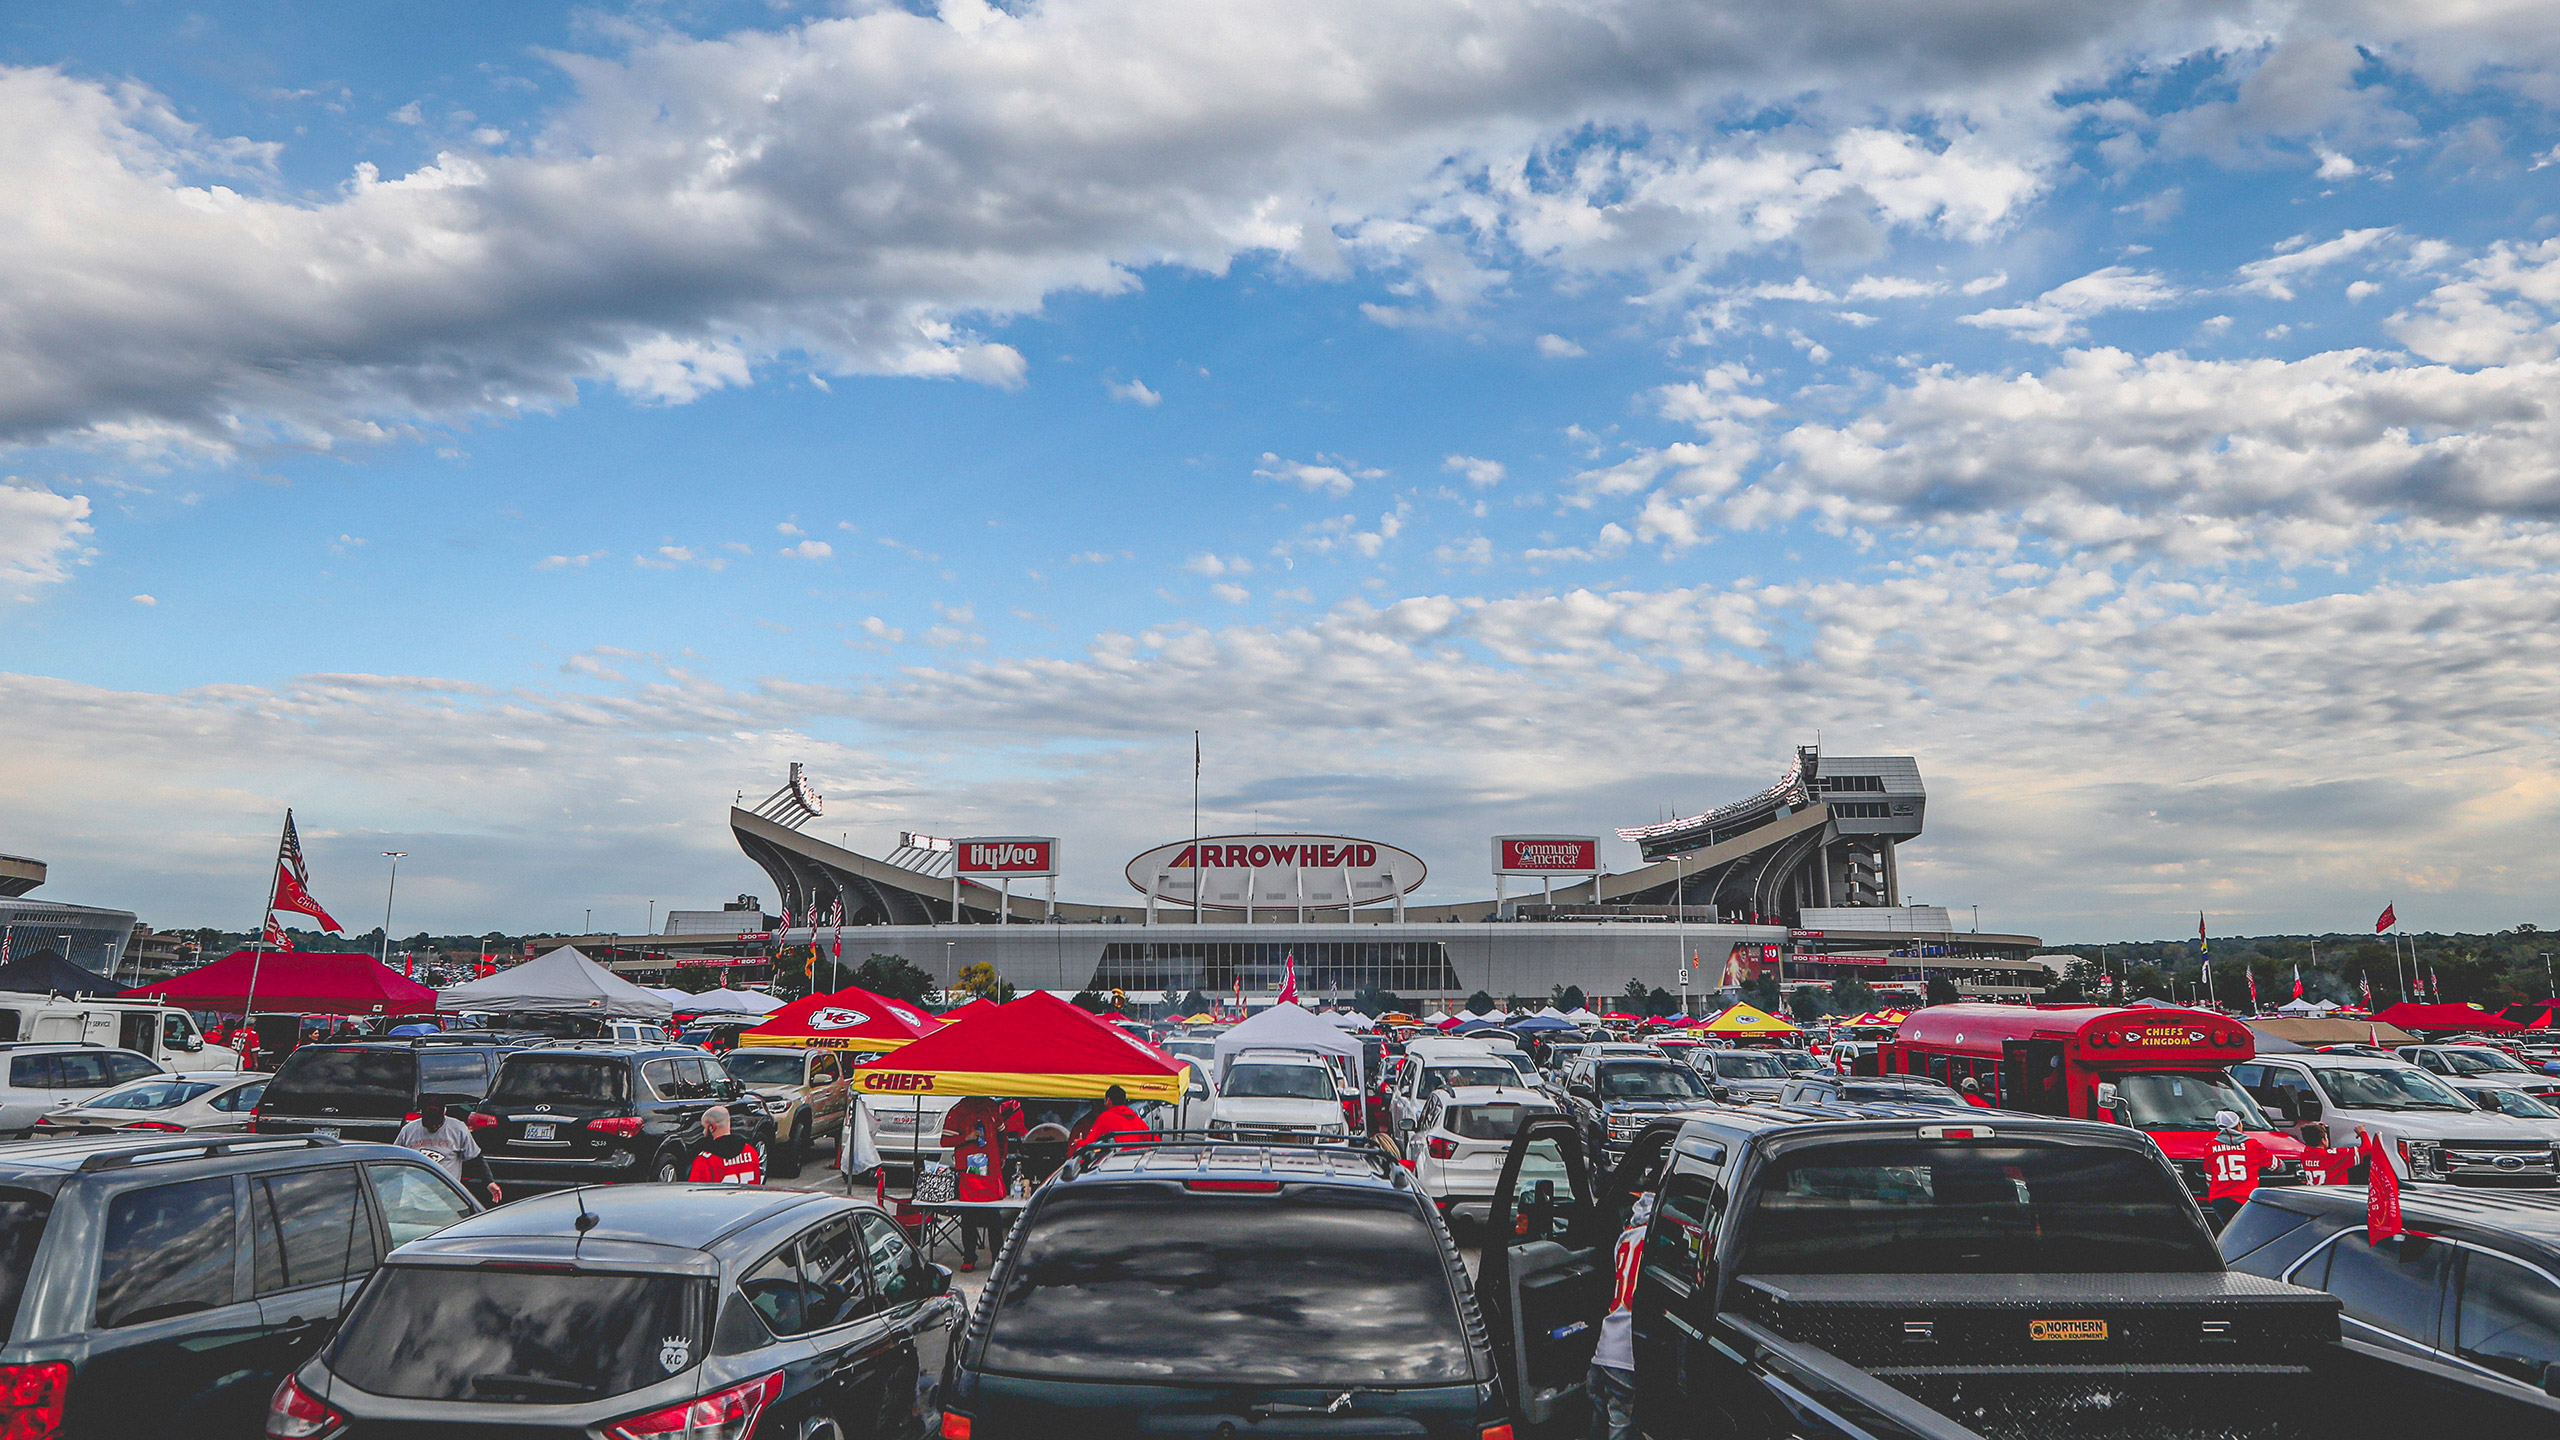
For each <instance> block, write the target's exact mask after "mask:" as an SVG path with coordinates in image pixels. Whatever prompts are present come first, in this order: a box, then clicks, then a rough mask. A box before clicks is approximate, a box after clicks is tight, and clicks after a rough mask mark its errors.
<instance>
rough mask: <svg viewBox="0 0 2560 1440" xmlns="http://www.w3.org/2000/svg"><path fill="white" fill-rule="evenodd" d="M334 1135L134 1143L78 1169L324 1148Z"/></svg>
mask: <svg viewBox="0 0 2560 1440" xmlns="http://www.w3.org/2000/svg"><path fill="white" fill-rule="evenodd" d="M338 1143H340V1142H339V1140H338V1137H337V1136H335V1135H224V1136H212V1137H208V1138H206V1139H202V1140H165V1141H162V1142H160V1143H159V1144H156V1145H137V1146H135V1147H133V1148H132V1149H129V1150H108V1151H102V1152H100V1153H99V1154H96V1155H92V1156H89V1157H88V1158H87V1159H85V1160H82V1161H81V1162H80V1173H81V1174H83V1175H95V1174H97V1173H98V1172H99V1171H101V1170H123V1169H127V1168H129V1167H131V1166H134V1165H139V1164H141V1163H143V1162H145V1161H150V1160H166V1159H175V1158H178V1157H180V1156H194V1157H196V1158H199V1159H205V1160H211V1159H215V1158H218V1157H220V1156H224V1155H239V1154H255V1153H257V1152H259V1151H262V1150H325V1149H328V1148H330V1147H332V1146H335V1145H337V1144H338Z"/></svg>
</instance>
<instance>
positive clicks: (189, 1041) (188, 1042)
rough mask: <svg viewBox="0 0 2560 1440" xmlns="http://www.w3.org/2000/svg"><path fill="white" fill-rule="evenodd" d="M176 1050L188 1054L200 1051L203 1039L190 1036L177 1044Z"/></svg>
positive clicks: (199, 1036)
mask: <svg viewBox="0 0 2560 1440" xmlns="http://www.w3.org/2000/svg"><path fill="white" fill-rule="evenodd" d="M178 1048H179V1049H181V1050H185V1051H187V1052H189V1053H193V1052H195V1051H198V1050H202V1049H203V1048H204V1037H203V1036H201V1035H190V1036H188V1037H187V1038H185V1039H183V1040H181V1041H179V1042H178Z"/></svg>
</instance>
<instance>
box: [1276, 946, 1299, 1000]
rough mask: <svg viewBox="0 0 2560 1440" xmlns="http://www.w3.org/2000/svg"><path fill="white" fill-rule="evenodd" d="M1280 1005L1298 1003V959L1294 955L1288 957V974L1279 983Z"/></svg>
mask: <svg viewBox="0 0 2560 1440" xmlns="http://www.w3.org/2000/svg"><path fill="white" fill-rule="evenodd" d="M1280 1003H1281V1004H1283V1005H1295V1004H1296V1003H1298V957H1297V956H1295V955H1292V956H1290V957H1289V973H1288V974H1287V975H1286V976H1285V977H1283V978H1282V980H1281V981H1280Z"/></svg>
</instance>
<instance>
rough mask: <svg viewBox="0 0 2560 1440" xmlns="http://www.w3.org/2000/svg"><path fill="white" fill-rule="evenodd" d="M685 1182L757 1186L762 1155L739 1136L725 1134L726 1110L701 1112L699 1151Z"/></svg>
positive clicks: (760, 1180)
mask: <svg viewBox="0 0 2560 1440" xmlns="http://www.w3.org/2000/svg"><path fill="white" fill-rule="evenodd" d="M685 1178H686V1179H688V1180H691V1181H693V1182H694V1183H696V1184H700V1185H761V1184H763V1183H764V1152H763V1151H761V1150H758V1149H757V1148H756V1147H755V1145H754V1143H753V1142H751V1141H749V1140H748V1139H747V1138H746V1137H745V1136H743V1135H733V1134H731V1133H730V1131H729V1107H728V1106H726V1105H714V1106H712V1107H711V1108H710V1109H708V1110H705V1111H703V1112H702V1149H701V1150H699V1151H697V1152H696V1153H695V1154H694V1157H693V1171H692V1173H691V1174H688V1175H687V1176H685Z"/></svg>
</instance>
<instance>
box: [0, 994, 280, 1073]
mask: <svg viewBox="0 0 2560 1440" xmlns="http://www.w3.org/2000/svg"><path fill="white" fill-rule="evenodd" d="M0 1044H34V1045H104V1046H108V1047H111V1048H114V1049H121V1050H132V1051H136V1052H138V1053H140V1054H144V1055H148V1056H150V1057H151V1058H152V1059H154V1060H157V1061H159V1062H160V1064H161V1065H162V1066H163V1067H164V1068H166V1069H170V1070H237V1069H239V1068H240V1057H239V1055H237V1054H236V1053H234V1052H232V1051H230V1050H227V1049H221V1048H216V1047H208V1046H207V1045H206V1044H205V1043H204V1032H203V1031H201V1030H199V1029H197V1028H196V1017H194V1016H193V1015H190V1014H188V1013H187V1012H186V1011H184V1010H180V1009H177V1008H175V1007H173V1006H169V1005H164V1004H161V1003H160V1002H159V1001H156V1000H79V999H69V998H65V997H63V996H60V995H37V994H32V993H29V992H26V991H19V990H0Z"/></svg>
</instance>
